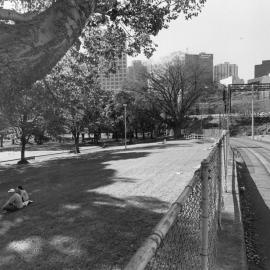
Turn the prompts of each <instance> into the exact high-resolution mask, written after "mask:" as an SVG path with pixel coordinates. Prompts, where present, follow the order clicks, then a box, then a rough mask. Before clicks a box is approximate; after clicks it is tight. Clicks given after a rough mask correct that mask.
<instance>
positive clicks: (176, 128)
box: [173, 123, 182, 139]
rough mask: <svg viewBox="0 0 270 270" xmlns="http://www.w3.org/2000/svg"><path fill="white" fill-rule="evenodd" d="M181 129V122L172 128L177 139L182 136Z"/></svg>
mask: <svg viewBox="0 0 270 270" xmlns="http://www.w3.org/2000/svg"><path fill="white" fill-rule="evenodd" d="M181 129H182V126H181V124H180V123H176V125H175V126H174V128H173V132H174V137H175V138H177V139H179V138H181V136H182V133H181Z"/></svg>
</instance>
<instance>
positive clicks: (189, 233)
mask: <svg viewBox="0 0 270 270" xmlns="http://www.w3.org/2000/svg"><path fill="white" fill-rule="evenodd" d="M227 134H228V133H227V132H225V131H224V132H223V134H222V136H221V137H220V139H219V141H218V142H217V143H216V144H215V147H214V148H213V149H212V151H211V153H210V154H209V156H208V157H207V158H206V159H205V160H203V161H202V163H201V166H200V168H199V169H198V170H197V171H195V173H194V175H193V177H192V179H191V180H190V182H189V183H188V185H187V186H186V187H185V189H184V190H183V192H182V193H181V195H180V196H179V197H178V199H177V200H176V202H175V203H173V204H172V206H171V207H170V209H169V211H168V212H167V213H166V214H165V216H164V217H163V218H162V220H161V221H160V222H159V223H158V224H157V226H156V227H155V229H154V230H153V232H152V234H151V235H150V236H149V237H148V238H147V239H146V241H145V242H144V243H143V244H142V246H141V247H140V248H139V249H138V251H137V252H136V253H135V254H134V256H133V257H132V258H131V260H130V261H129V263H128V264H127V265H126V267H125V268H124V269H125V270H143V269H147V270H155V269H158V270H161V269H170V270H173V269H177V270H181V269H183V270H187V269H203V270H206V269H215V261H216V251H217V232H218V229H219V227H220V225H221V224H220V222H221V207H222V185H223V183H222V182H223V181H222V180H223V179H224V178H225V175H227V165H228V164H227V162H228V158H227V153H228V151H227V149H228V145H227V144H228V139H227V136H228V135H227Z"/></svg>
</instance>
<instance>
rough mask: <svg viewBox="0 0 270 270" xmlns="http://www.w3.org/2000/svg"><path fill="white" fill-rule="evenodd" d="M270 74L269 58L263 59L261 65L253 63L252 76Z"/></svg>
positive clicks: (257, 76)
mask: <svg viewBox="0 0 270 270" xmlns="http://www.w3.org/2000/svg"><path fill="white" fill-rule="evenodd" d="M268 74H270V60H263V61H262V64H261V65H255V70H254V78H259V77H262V76H267V75H268Z"/></svg>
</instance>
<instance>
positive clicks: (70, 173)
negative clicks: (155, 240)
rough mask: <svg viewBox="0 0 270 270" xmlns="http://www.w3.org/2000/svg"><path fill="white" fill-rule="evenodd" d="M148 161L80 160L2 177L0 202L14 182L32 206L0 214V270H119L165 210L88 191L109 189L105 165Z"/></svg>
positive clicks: (144, 200)
mask: <svg viewBox="0 0 270 270" xmlns="http://www.w3.org/2000/svg"><path fill="white" fill-rule="evenodd" d="M147 155H148V153H145V152H123V153H117V155H114V154H113V153H111V154H109V153H107V154H106V155H82V156H80V157H79V158H76V159H61V160H55V161H48V162H43V163H42V164H39V165H42V166H39V167H37V166H31V165H28V166H25V167H24V168H18V167H16V166H11V167H10V168H6V170H5V171H2V172H1V178H2V179H3V178H4V180H3V181H1V183H0V196H1V197H0V198H1V203H4V197H6V194H7V193H6V191H7V189H8V188H9V187H12V186H13V187H14V186H15V185H18V184H22V185H24V184H25V185H26V188H27V189H29V191H30V192H31V197H32V199H33V200H34V201H35V202H34V203H33V204H31V205H30V206H28V207H27V208H25V209H22V210H20V211H17V212H14V213H11V214H5V215H0V242H1V244H0V269H7V268H8V269H10V270H12V269H23V270H24V269H25V270H31V269H33V270H34V269H35V270H36V269H98V270H101V269H121V268H122V267H123V265H124V264H126V263H127V261H128V260H129V258H130V257H131V256H132V255H133V254H134V252H135V251H136V250H137V248H138V247H139V246H140V244H141V243H142V242H143V240H144V239H145V238H146V237H147V236H148V235H149V234H150V232H151V230H152V229H153V227H154V226H155V225H156V224H157V222H158V221H159V220H160V218H161V217H162V213H161V212H163V211H164V209H166V208H167V207H168V205H167V203H165V202H163V201H160V200H158V199H156V198H151V197H144V196H133V197H128V194H127V197H126V198H121V199H120V198H115V197H112V196H109V195H105V194H101V193H97V192H95V191H91V190H94V189H96V188H98V187H102V186H106V185H110V184H112V183H113V181H114V175H115V171H114V170H112V169H108V168H106V164H105V163H106V161H109V160H120V159H134V160H135V159H137V158H140V157H145V156H147ZM15 168H17V169H16V170H15ZM128 181H135V180H134V179H128ZM28 187H29V188H28ZM30 187H31V188H30ZM112 267H115V268H112Z"/></svg>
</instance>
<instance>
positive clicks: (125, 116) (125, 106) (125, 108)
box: [123, 104, 127, 150]
mask: <svg viewBox="0 0 270 270" xmlns="http://www.w3.org/2000/svg"><path fill="white" fill-rule="evenodd" d="M123 106H124V110H125V115H124V118H125V150H126V149H127V104H123Z"/></svg>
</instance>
